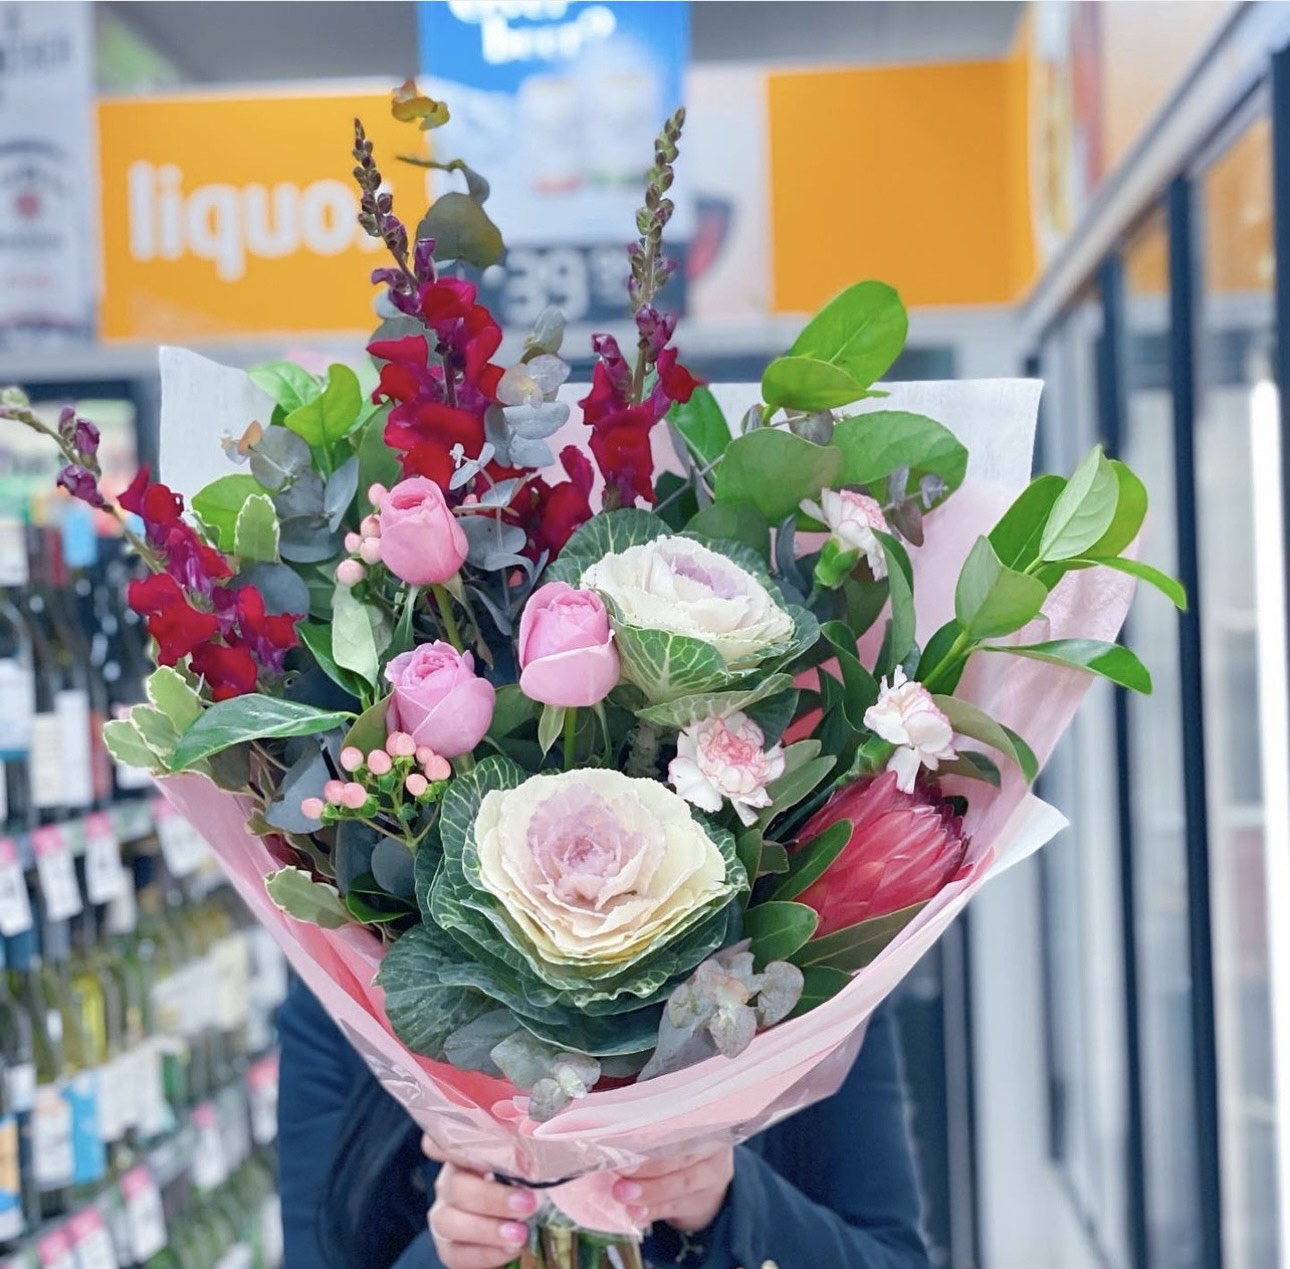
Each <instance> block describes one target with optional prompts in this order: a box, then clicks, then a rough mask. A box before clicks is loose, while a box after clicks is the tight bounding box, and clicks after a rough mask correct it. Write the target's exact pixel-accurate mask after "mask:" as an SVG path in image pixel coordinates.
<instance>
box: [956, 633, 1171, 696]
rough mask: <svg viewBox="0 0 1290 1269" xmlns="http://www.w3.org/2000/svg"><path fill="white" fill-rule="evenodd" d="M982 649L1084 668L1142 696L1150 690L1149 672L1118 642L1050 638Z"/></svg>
mask: <svg viewBox="0 0 1290 1269" xmlns="http://www.w3.org/2000/svg"><path fill="white" fill-rule="evenodd" d="M981 651H982V652H1010V653H1012V654H1013V655H1014V656H1023V657H1030V658H1032V659H1033V660H1036V661H1049V662H1051V663H1052V664H1054V665H1064V666H1069V667H1070V668H1072V669H1076V670H1088V671H1089V672H1090V673H1091V674H1097V675H1100V676H1101V677H1102V678H1104V679H1110V680H1111V682H1112V683H1118V684H1119V685H1120V686H1121V687H1127V688H1128V689H1129V690H1130V691H1133V692H1142V693H1143V694H1144V695H1145V694H1147V693H1149V692H1150V691H1151V674H1150V672H1149V671H1148V670H1147V667H1146V666H1145V665H1143V664H1142V662H1141V661H1139V660H1138V658H1137V657H1136V656H1135V655H1134V654H1133V653H1132V652H1130V651H1129V649H1128V648H1126V647H1123V646H1122V645H1121V644H1118V643H1103V642H1102V641H1100V640H1098V639H1054V640H1052V641H1051V642H1049V643H1031V644H1023V645H1020V646H1016V647H1012V646H1008V645H999V646H993V645H991V644H985V645H983V646H982V648H981Z"/></svg>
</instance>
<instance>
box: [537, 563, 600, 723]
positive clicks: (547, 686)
mask: <svg viewBox="0 0 1290 1269" xmlns="http://www.w3.org/2000/svg"><path fill="white" fill-rule="evenodd" d="M519 653H520V670H521V674H520V689H521V690H522V691H523V693H524V695H525V696H527V697H529V699H530V700H535V701H541V702H542V703H543V704H544V705H568V706H577V705H595V704H596V703H597V702H598V701H602V700H604V699H605V697H606V696H608V695H609V693H610V692H611V691H612V690H613V687H614V685H615V684H616V683H617V682H618V653H617V651H615V649H614V637H613V633H612V632H611V631H610V629H609V614H608V613H607V612H606V611H605V605H604V603H603V602H602V600H601V598H600V596H599V595H597V594H596V593H595V592H594V591H589V590H575V589H574V588H573V587H572V586H570V585H569V584H568V583H567V582H549V583H547V585H545V586H543V587H541V588H540V589H539V590H535V591H534V592H533V594H531V595H530V596H529V599H528V603H526V604H525V605H524V615H523V616H522V617H521V618H520V643H519Z"/></svg>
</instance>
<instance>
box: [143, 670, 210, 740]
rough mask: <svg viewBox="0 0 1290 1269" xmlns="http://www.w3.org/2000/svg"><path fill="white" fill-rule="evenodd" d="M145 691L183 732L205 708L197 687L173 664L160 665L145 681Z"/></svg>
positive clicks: (149, 698)
mask: <svg viewBox="0 0 1290 1269" xmlns="http://www.w3.org/2000/svg"><path fill="white" fill-rule="evenodd" d="M143 688H144V692H145V693H146V694H147V697H148V700H150V701H151V702H152V704H153V705H155V706H156V708H157V709H159V710H160V711H161V712H162V713H163V714H165V716H166V717H167V718H168V719H170V721H171V722H172V723H173V724H174V725H175V729H176V731H177V732H179V733H180V734H182V733H183V732H184V731H185V730H186V729H187V728H189V727H191V726H192V724H193V723H195V722H196V721H197V719H198V718H199V717H200V715H201V712H202V710H203V709H205V708H206V707H205V704H204V703H203V701H202V698H201V697H200V696H199V695H198V694H197V689H196V688H194V687H193V685H192V684H191V683H189V681H188V680H187V679H186V678H184V676H183V675H182V674H180V673H179V671H178V670H176V669H174V668H173V667H172V666H168V665H159V666H158V667H157V668H156V669H155V670H153V672H152V673H151V674H150V675H148V677H147V679H146V680H145V681H144V685H143Z"/></svg>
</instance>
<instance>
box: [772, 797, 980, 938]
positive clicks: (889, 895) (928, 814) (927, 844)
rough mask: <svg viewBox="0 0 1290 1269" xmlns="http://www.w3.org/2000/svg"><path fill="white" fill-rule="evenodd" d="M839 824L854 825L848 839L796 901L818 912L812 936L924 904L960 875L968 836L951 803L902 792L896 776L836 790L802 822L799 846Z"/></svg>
mask: <svg viewBox="0 0 1290 1269" xmlns="http://www.w3.org/2000/svg"><path fill="white" fill-rule="evenodd" d="M839 820H850V821H851V840H850V841H849V842H848V843H847V844H846V845H845V846H844V847H843V848H842V852H841V854H839V855H838V857H837V858H836V859H835V860H834V861H833V862H832V863H831V864H830V865H829V866H828V868H827V869H826V870H825V872H824V875H823V876H821V877H820V878H819V879H818V880H817V881H814V882H812V883H811V885H809V886H808V887H807V888H806V889H805V890H804V891H803V892H802V893H801V894H800V895H798V896H797V902H798V903H805V904H806V905H807V906H808V907H811V908H814V909H815V910H816V912H818V913H819V914H820V924H819V925H818V926H817V927H816V931H815V937H816V938H822V937H823V936H824V935H826V934H833V933H835V932H836V931H838V930H845V929H846V928H847V927H848V926H852V925H856V924H858V923H859V922H861V921H868V920H871V919H873V918H874V917H880V916H886V915H887V914H888V913H890V912H899V911H900V910H901V909H902V908H907V907H909V906H911V905H912V904H915V903H924V902H926V901H927V900H928V899H931V898H932V897H933V896H934V895H936V894H938V893H939V892H940V891H941V890H942V889H943V888H944V887H945V886H946V885H947V884H948V883H949V882H951V881H953V880H955V879H956V878H957V877H959V876H961V875H962V872H963V869H964V867H965V863H966V856H967V848H968V839H967V838H966V837H964V836H963V821H962V820H961V818H960V817H959V816H958V815H957V814H956V813H955V808H954V804H953V803H952V802H950V801H948V800H947V799H945V798H942V797H940V796H939V795H938V794H937V793H936V792H935V791H933V790H930V789H927V788H924V787H921V786H920V787H919V788H917V789H915V790H914V791H913V792H912V793H906V792H904V791H903V790H902V789H901V788H900V787H899V777H898V776H897V774H896V772H894V771H884V772H883V773H882V774H881V775H880V776H877V777H874V778H871V779H868V780H860V781H857V782H856V783H855V784H852V785H849V786H848V787H847V788H845V789H843V790H842V791H841V792H839V793H835V794H834V795H833V797H832V798H830V799H829V801H828V802H827V803H826V804H825V805H824V806H823V807H821V808H820V810H818V811H817V812H816V813H815V814H814V815H813V816H812V817H811V818H810V820H808V821H807V823H806V825H805V827H804V828H803V829H802V833H801V837H800V839H799V842H800V845H799V849H800V848H801V847H802V846H806V845H808V844H809V843H810V842H812V841H814V840H815V838H817V837H818V836H819V835H820V834H821V833H823V832H824V830H825V829H827V828H829V827H830V826H831V825H833V824H836V823H838V821H839Z"/></svg>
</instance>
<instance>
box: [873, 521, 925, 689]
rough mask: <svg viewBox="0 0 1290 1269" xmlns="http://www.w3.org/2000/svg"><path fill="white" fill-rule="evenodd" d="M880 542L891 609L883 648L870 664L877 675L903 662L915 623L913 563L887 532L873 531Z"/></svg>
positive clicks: (911, 645) (896, 539)
mask: <svg viewBox="0 0 1290 1269" xmlns="http://www.w3.org/2000/svg"><path fill="white" fill-rule="evenodd" d="M874 536H875V537H877V539H878V541H879V542H881V543H882V549H883V554H884V555H885V556H886V558H887V593H888V596H889V598H890V600H891V613H890V616H889V618H888V622H887V635H886V638H885V639H884V640H883V651H882V653H881V655H880V656H879V658H878V661H877V663H876V664H875V666H874V672H875V673H876V674H877V675H878V676H879V677H885V676H886V675H888V674H890V673H891V672H892V671H893V670H894V669H895V667H896V666H898V665H903V664H904V663H905V658H906V657H907V656H908V655H909V652H910V649H911V648H913V646H914V635H915V633H916V632H917V627H918V614H917V612H916V610H915V608H914V567H913V565H912V564H911V563H910V559H909V552H908V551H906V550H905V547H904V544H903V543H902V542H901V541H900V540H899V539H898V538H895V537H892V536H891V534H889V533H876V534H875V535H874Z"/></svg>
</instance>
